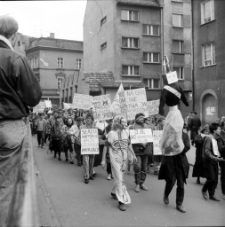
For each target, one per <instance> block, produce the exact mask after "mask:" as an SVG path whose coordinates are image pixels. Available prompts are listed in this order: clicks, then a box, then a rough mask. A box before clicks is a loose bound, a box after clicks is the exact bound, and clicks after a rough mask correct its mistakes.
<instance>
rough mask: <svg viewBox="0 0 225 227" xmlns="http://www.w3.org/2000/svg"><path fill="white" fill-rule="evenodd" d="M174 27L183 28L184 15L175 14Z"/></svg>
mask: <svg viewBox="0 0 225 227" xmlns="http://www.w3.org/2000/svg"><path fill="white" fill-rule="evenodd" d="M173 26H174V27H183V15H181V14H173Z"/></svg>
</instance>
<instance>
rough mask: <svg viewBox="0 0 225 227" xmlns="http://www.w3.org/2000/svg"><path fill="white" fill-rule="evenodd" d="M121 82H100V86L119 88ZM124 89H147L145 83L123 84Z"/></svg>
mask: <svg viewBox="0 0 225 227" xmlns="http://www.w3.org/2000/svg"><path fill="white" fill-rule="evenodd" d="M120 84H121V82H106V81H103V82H100V85H101V86H102V87H108V88H110V87H112V88H118V87H119V86H120ZM122 84H123V87H124V88H145V87H147V85H146V84H144V83H128V82H122Z"/></svg>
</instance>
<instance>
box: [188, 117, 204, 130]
mask: <svg viewBox="0 0 225 227" xmlns="http://www.w3.org/2000/svg"><path fill="white" fill-rule="evenodd" d="M188 124H189V125H188V128H189V129H190V130H195V131H198V130H199V128H200V127H201V125H202V123H201V120H200V119H199V117H197V116H194V117H192V118H191V119H190V121H189V122H188Z"/></svg>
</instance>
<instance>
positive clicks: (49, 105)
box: [45, 100, 52, 108]
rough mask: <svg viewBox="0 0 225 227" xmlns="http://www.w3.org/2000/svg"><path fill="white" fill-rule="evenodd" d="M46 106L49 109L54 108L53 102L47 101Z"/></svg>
mask: <svg viewBox="0 0 225 227" xmlns="http://www.w3.org/2000/svg"><path fill="white" fill-rule="evenodd" d="M45 105H46V107H47V108H52V101H51V100H45Z"/></svg>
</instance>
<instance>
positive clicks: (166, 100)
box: [159, 83, 189, 115]
mask: <svg viewBox="0 0 225 227" xmlns="http://www.w3.org/2000/svg"><path fill="white" fill-rule="evenodd" d="M167 86H169V87H171V88H173V89H175V90H176V91H178V92H179V93H180V94H181V98H180V99H181V100H182V102H183V103H184V104H185V105H186V106H189V103H188V101H187V99H186V97H185V95H184V92H183V90H182V88H181V87H180V86H179V85H178V84H177V83H173V84H169V85H167ZM180 99H179V98H178V97H177V96H176V95H174V94H173V93H171V92H170V91H168V90H166V89H165V88H163V90H162V93H161V97H160V104H159V114H160V115H164V106H165V104H166V105H167V106H176V105H178V104H179V103H180Z"/></svg>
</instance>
